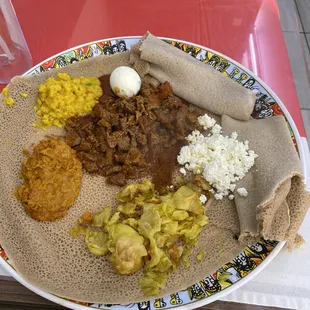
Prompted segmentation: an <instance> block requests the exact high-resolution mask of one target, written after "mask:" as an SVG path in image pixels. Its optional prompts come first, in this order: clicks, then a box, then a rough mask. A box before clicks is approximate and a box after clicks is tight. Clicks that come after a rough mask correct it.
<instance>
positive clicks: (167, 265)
mask: <svg viewBox="0 0 310 310" xmlns="http://www.w3.org/2000/svg"><path fill="white" fill-rule="evenodd" d="M115 197H116V199H117V200H118V202H119V204H118V205H117V207H116V209H117V212H114V214H112V213H113V212H112V207H105V208H102V209H100V210H99V211H97V212H96V213H94V214H92V213H90V212H86V213H84V215H83V216H82V217H81V218H80V219H79V220H78V222H77V223H76V225H75V226H74V227H73V228H72V229H71V231H70V234H71V236H73V237H76V236H80V235H84V236H85V242H86V245H87V248H88V250H89V251H90V252H92V253H93V254H95V255H108V256H109V258H110V260H111V262H112V264H113V266H114V269H115V271H116V273H118V274H120V275H129V274H133V273H135V272H137V271H139V270H140V269H141V268H143V271H144V273H143V276H142V277H141V278H140V280H139V282H140V286H141V289H142V291H143V293H144V294H145V296H153V295H157V294H158V293H159V291H160V289H161V288H162V287H163V286H164V285H165V283H166V281H167V278H168V273H169V272H172V271H176V269H177V268H178V266H179V264H180V263H181V262H183V263H185V264H186V265H188V264H189V262H188V260H187V259H188V257H189V256H190V254H191V252H192V250H191V248H192V247H193V246H196V245H197V243H198V241H197V239H198V235H199V233H200V232H201V230H202V227H203V226H205V225H207V224H208V217H207V216H206V215H205V214H204V207H203V206H202V204H201V202H200V200H199V197H198V195H197V193H196V192H195V190H194V189H193V188H190V187H188V186H181V187H180V188H179V189H178V190H177V191H176V192H175V193H169V194H167V195H164V196H160V195H159V194H157V193H156V192H155V191H154V185H153V184H152V183H151V182H150V181H149V180H148V179H144V180H143V181H142V182H140V183H137V184H130V185H128V186H127V187H125V188H124V189H123V190H122V191H120V192H119V193H117V194H116V196H115ZM114 210H115V208H114ZM203 256H204V252H203V251H201V252H200V253H199V254H198V256H197V259H199V260H202V259H203Z"/></svg>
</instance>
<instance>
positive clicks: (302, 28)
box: [294, 0, 305, 32]
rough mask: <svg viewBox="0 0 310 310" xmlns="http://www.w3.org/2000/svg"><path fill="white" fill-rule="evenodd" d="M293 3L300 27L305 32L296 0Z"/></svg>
mask: <svg viewBox="0 0 310 310" xmlns="http://www.w3.org/2000/svg"><path fill="white" fill-rule="evenodd" d="M294 3H295V7H296V11H297V14H298V17H299V21H300V24H301V28H302V30H303V32H305V27H304V23H303V22H302V18H301V14H300V12H299V7H298V4H297V2H296V0H294Z"/></svg>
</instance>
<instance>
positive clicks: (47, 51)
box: [12, 0, 305, 136]
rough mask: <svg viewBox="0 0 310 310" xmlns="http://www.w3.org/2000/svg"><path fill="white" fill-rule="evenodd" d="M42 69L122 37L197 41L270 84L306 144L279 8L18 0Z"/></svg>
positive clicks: (214, 2)
mask: <svg viewBox="0 0 310 310" xmlns="http://www.w3.org/2000/svg"><path fill="white" fill-rule="evenodd" d="M12 2H13V5H14V7H15V10H16V14H17V16H18V18H19V21H20V24H21V27H22V29H23V31H24V35H25V37H26V41H27V42H28V46H29V49H30V52H31V55H32V57H33V63H34V64H37V63H39V62H41V61H43V60H44V59H46V58H48V57H50V56H52V55H53V54H55V53H59V52H61V51H63V50H66V49H68V48H71V47H74V46H76V45H80V44H83V43H87V42H89V41H94V40H100V39H104V38H109V37H116V36H130V35H143V34H144V33H145V32H146V31H147V30H149V31H150V32H152V33H153V34H155V35H157V36H165V37H172V38H176V39H181V40H186V41H191V42H194V43H198V44H201V45H204V46H206V47H209V48H212V49H214V50H217V51H219V52H221V53H223V54H225V55H227V56H230V57H231V58H233V59H234V60H236V61H238V62H240V63H242V64H243V65H245V66H246V67H248V68H249V69H250V70H252V71H254V72H255V73H257V75H258V76H259V77H260V78H261V79H262V80H264V81H265V82H266V83H267V84H268V85H269V86H270V87H271V88H272V89H273V90H274V91H275V93H276V94H277V95H278V96H279V97H280V99H281V100H282V101H283V103H284V104H285V106H286V107H287V109H288V110H289V112H290V113H291V115H292V117H293V119H294V121H295V122H296V125H297V127H298V130H299V133H300V135H301V136H305V130H304V126H303V121H302V116H301V112H300V108H299V104H298V99H297V94H296V90H295V85H294V79H293V76H292V71H291V67H290V63H289V59H288V55H287V51H286V46H285V42H284V39H283V35H282V30H281V26H280V20H279V11H278V7H277V4H276V0H251V1H248V0H190V1H189V0H188V1H185V0H184V1H180V0H156V1H154V0H130V1H121V0H118V1H115V0H114V1H113V0H53V1H50V0H27V1H25V0H12Z"/></svg>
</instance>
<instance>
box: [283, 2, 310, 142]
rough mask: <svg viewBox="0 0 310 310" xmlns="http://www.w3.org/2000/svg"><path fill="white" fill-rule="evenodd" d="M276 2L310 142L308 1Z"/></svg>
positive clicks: (309, 23)
mask: <svg viewBox="0 0 310 310" xmlns="http://www.w3.org/2000/svg"><path fill="white" fill-rule="evenodd" d="M277 2H278V6H279V9H280V17H281V26H282V30H283V34H284V38H285V43H286V47H287V51H288V55H289V57H290V62H291V65H292V71H293V76H294V81H295V85H296V90H297V95H298V99H299V104H300V108H301V112H302V116H303V120H304V125H305V128H306V132H307V136H308V140H310V83H309V77H310V0H277ZM297 46H300V47H301V48H296V47H297Z"/></svg>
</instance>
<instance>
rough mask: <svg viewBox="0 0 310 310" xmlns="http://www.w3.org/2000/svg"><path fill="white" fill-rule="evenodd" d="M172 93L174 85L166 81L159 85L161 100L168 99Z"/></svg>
mask: <svg viewBox="0 0 310 310" xmlns="http://www.w3.org/2000/svg"><path fill="white" fill-rule="evenodd" d="M170 94H172V87H171V85H170V84H169V83H168V82H165V83H163V84H161V85H160V87H159V98H160V99H161V100H163V99H166V98H167V97H168V96H169V95H170Z"/></svg>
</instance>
